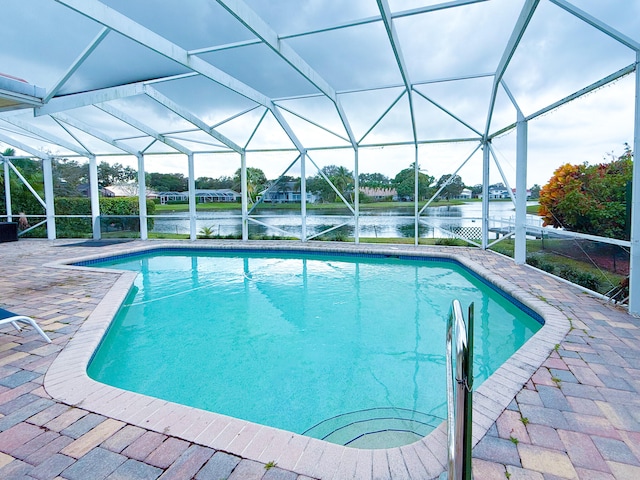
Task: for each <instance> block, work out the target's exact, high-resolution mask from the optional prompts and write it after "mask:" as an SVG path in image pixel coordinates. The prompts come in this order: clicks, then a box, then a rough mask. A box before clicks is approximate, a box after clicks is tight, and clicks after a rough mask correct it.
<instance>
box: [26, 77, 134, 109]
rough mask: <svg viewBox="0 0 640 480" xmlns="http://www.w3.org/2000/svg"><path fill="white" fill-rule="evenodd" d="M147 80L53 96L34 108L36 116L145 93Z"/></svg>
mask: <svg viewBox="0 0 640 480" xmlns="http://www.w3.org/2000/svg"><path fill="white" fill-rule="evenodd" d="M144 85H145V82H138V83H130V84H127V85H121V86H118V87H110V88H102V89H100V90H92V91H90V92H82V93H75V94H73V95H64V96H62V97H56V98H52V99H51V101H50V102H49V103H47V104H46V105H43V106H42V107H39V108H34V109H33V113H34V115H35V116H36V117H40V116H44V115H51V114H52V113H57V112H64V111H66V110H72V109H74V108H80V107H87V106H89V105H95V104H96V103H103V102H110V101H111V100H118V99H121V98H127V97H133V96H135V95H142V94H143V93H144Z"/></svg>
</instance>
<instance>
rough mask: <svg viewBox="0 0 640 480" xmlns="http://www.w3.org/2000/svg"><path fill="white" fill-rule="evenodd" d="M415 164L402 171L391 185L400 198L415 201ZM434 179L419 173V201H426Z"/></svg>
mask: <svg viewBox="0 0 640 480" xmlns="http://www.w3.org/2000/svg"><path fill="white" fill-rule="evenodd" d="M414 166H415V164H414V163H412V164H411V165H410V166H409V168H405V169H404V170H401V171H400V172H399V173H398V174H397V175H396V176H395V178H394V179H393V180H392V181H391V185H392V186H393V188H395V189H396V192H397V193H398V197H400V198H410V199H412V200H413V198H414V192H415V170H414ZM434 180H435V179H434V177H432V176H431V175H427V174H426V173H422V172H419V173H418V200H424V199H425V198H426V197H427V196H428V195H429V193H430V192H431V191H432V189H431V184H433V181H434Z"/></svg>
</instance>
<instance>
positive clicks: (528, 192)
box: [511, 188, 531, 198]
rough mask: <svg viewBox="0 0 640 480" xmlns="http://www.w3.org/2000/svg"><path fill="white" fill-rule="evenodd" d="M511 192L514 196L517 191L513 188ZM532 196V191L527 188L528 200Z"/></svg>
mask: <svg viewBox="0 0 640 480" xmlns="http://www.w3.org/2000/svg"><path fill="white" fill-rule="evenodd" d="M511 191H512V192H513V194H514V195H515V194H516V189H515V188H512V189H511ZM530 196H531V189H530V188H527V198H529V197H530Z"/></svg>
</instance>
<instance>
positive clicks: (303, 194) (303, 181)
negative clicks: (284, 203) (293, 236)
mask: <svg viewBox="0 0 640 480" xmlns="http://www.w3.org/2000/svg"><path fill="white" fill-rule="evenodd" d="M306 172H307V153H306V152H305V153H301V154H300V217H301V218H302V231H301V233H300V240H301V241H303V242H306V241H307V240H308V238H307V237H308V234H307V173H306Z"/></svg>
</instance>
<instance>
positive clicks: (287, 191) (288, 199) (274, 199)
mask: <svg viewBox="0 0 640 480" xmlns="http://www.w3.org/2000/svg"><path fill="white" fill-rule="evenodd" d="M306 197H307V203H315V202H316V196H315V195H314V194H313V193H311V192H307V195H306ZM301 198H302V193H301V192H300V183H299V182H281V183H278V184H277V185H275V186H274V187H272V188H268V189H266V190H264V191H262V192H260V193H259V194H258V198H257V200H258V201H260V200H262V201H263V202H264V203H300V200H301Z"/></svg>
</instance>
